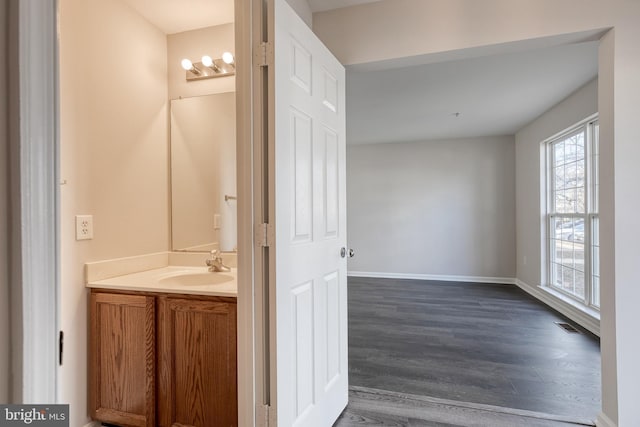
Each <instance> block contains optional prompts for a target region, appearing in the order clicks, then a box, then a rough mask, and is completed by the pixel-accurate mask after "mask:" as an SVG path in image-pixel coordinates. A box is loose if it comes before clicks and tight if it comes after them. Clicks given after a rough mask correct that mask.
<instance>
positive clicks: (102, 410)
mask: <svg viewBox="0 0 640 427" xmlns="http://www.w3.org/2000/svg"><path fill="white" fill-rule="evenodd" d="M91 335H92V339H91V356H90V357H91V371H92V372H91V386H90V387H91V392H92V397H91V406H92V408H91V414H92V416H93V418H94V419H95V420H99V421H103V422H107V423H111V424H116V425H120V426H148V427H155V426H159V427H211V426H216V427H236V426H237V425H238V418H237V417H238V416H237V412H238V409H237V408H238V403H237V391H236V390H237V379H236V303H235V299H232V298H221V297H200V296H198V297H195V296H185V295H177V294H140V293H132V292H125V293H119V292H110V291H109V292H107V291H101V290H93V291H92V294H91Z"/></svg>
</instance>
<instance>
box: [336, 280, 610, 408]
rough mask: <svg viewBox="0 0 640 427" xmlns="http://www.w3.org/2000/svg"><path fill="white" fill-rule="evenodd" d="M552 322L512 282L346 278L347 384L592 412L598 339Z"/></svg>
mask: <svg viewBox="0 0 640 427" xmlns="http://www.w3.org/2000/svg"><path fill="white" fill-rule="evenodd" d="M556 321H567V322H569V323H572V322H570V321H568V320H567V319H566V318H564V317H562V316H561V315H560V314H558V313H556V312H555V311H553V310H551V309H549V308H548V307H547V306H545V305H544V304H542V303H540V302H538V301H537V300H535V299H534V298H532V297H530V296H529V295H528V294H526V293H525V292H524V291H522V290H520V289H519V288H517V287H516V286H514V285H493V284H476V283H456V282H436V281H418V280H395V279H365V278H349V380H350V384H351V385H352V386H361V387H368V388H374V389H381V390H390V391H393V392H399V393H407V394H411V395H419V396H432V397H436V398H442V399H449V400H454V401H462V402H473V403H478V404H488V405H495V406H501V407H506V408H517V409H522V410H529V411H537V412H543V413H548V414H558V415H565V416H571V417H575V418H576V419H590V420H593V419H595V418H596V416H597V414H598V413H599V412H600V345H599V340H598V339H597V338H596V337H595V336H593V335H591V334H589V333H588V332H586V331H584V330H582V329H581V333H579V334H570V333H567V332H565V331H564V330H562V329H561V328H560V327H558V326H557V325H555V324H554V322H556ZM572 324H573V323H572ZM348 410H349V408H348Z"/></svg>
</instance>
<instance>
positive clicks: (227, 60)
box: [222, 52, 233, 64]
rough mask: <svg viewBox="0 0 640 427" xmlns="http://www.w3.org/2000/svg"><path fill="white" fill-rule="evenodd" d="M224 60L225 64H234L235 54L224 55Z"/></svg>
mask: <svg viewBox="0 0 640 427" xmlns="http://www.w3.org/2000/svg"><path fill="white" fill-rule="evenodd" d="M222 60H223V61H224V62H225V64H233V54H232V53H231V52H225V53H223V54H222Z"/></svg>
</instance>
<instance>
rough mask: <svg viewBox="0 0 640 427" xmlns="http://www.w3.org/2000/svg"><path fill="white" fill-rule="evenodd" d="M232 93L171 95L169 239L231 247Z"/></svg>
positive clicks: (180, 247) (188, 245)
mask: <svg viewBox="0 0 640 427" xmlns="http://www.w3.org/2000/svg"><path fill="white" fill-rule="evenodd" d="M236 213H237V199H236V94H235V92H227V93H218V94H213V95H204V96H195V97H190V98H180V99H174V100H172V101H171V241H172V243H171V245H172V248H173V250H174V251H193V252H204V251H211V250H213V249H219V250H222V251H235V250H236V244H237V239H236V235H237V215H236Z"/></svg>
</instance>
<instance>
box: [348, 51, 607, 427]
mask: <svg viewBox="0 0 640 427" xmlns="http://www.w3.org/2000/svg"><path fill="white" fill-rule="evenodd" d="M592 40H593V39H592ZM476 53H477V55H475V54H472V55H471V57H469V58H467V59H460V58H459V57H457V58H456V57H455V56H452V57H451V58H450V60H448V61H444V62H436V63H429V58H425V59H424V63H423V64H415V63H414V64H412V65H411V66H408V67H402V68H393V69H388V68H387V66H388V65H389V64H369V65H364V66H358V67H357V69H350V70H348V73H349V86H348V88H347V98H348V106H349V108H350V110H349V126H348V129H349V144H350V145H349V146H348V162H349V164H348V169H347V170H348V176H347V184H348V203H349V212H348V227H349V239H350V245H352V246H353V247H354V248H355V249H356V250H357V251H358V257H356V258H354V259H353V261H351V262H350V265H349V271H350V279H349V292H350V293H349V298H350V299H349V310H350V329H349V340H350V347H349V350H350V355H349V357H350V384H351V385H352V386H360V387H367V388H371V389H381V390H388V391H391V392H395V393H403V394H406V395H413V396H429V397H436V398H441V399H445V400H447V401H452V402H456V401H458V402H460V401H462V402H472V403H473V404H482V405H492V406H497V407H505V408H515V409H517V410H527V411H535V412H538V413H543V414H549V415H550V416H561V417H573V419H574V420H594V419H595V418H596V416H597V415H598V413H599V411H600V409H599V406H600V399H601V392H600V387H601V384H600V369H601V368H600V349H599V339H598V337H597V335H596V334H598V333H599V329H598V328H599V326H598V325H599V314H598V313H597V312H593V311H590V310H589V309H581V310H575V307H576V301H575V300H574V299H571V298H570V297H569V299H567V298H565V297H566V295H561V296H558V295H555V294H554V292H553V289H549V288H548V287H546V285H548V282H547V277H548V276H547V274H546V271H547V261H546V259H547V257H548V256H549V252H548V251H549V249H548V248H549V245H548V244H547V243H548V241H549V239H551V238H552V236H555V235H556V234H557V233H556V232H559V233H561V232H562V230H559V231H558V230H555V229H553V230H549V229H547V228H545V222H544V220H543V214H542V212H546V210H545V209H546V207H545V203H546V201H545V197H546V196H545V192H544V185H545V169H544V165H545V161H546V160H545V157H544V156H543V155H542V154H543V153H542V150H541V148H542V146H541V144H542V143H543V142H544V141H546V140H548V138H550V137H552V136H554V135H557V134H559V133H562V132H564V131H565V130H566V129H568V128H571V127H572V126H574V125H575V124H576V123H578V122H580V121H582V120H584V119H586V118H588V117H591V116H593V114H594V113H597V108H598V99H597V76H598V56H597V54H598V42H597V41H588V42H582V43H572V44H562V43H557V44H555V45H550V46H547V47H546V48H541V49H536V50H526V49H521V50H518V51H511V52H509V53H503V54H500V55H491V56H485V55H483V54H482V53H481V52H480V51H478V52H476ZM568 163H569V162H568ZM571 179H572V182H573V184H572V188H577V187H579V186H578V185H577V184H576V180H578V179H579V177H577V176H576V174H573V176H572V178H571ZM563 196H566V195H565V194H563ZM569 199H570V200H572V201H573V202H574V203H578V202H577V201H576V200H577V199H578V197H577V196H574V195H573V194H571V195H568V199H567V200H569ZM574 236H575V233H574ZM564 240H566V242H565V243H567V244H564V245H563V246H562V248H561V251H564V250H565V247H566V248H567V257H566V259H567V260H568V259H569V258H570V257H569V255H568V251H569V246H571V248H570V250H571V251H572V254H571V259H573V260H576V259H577V260H580V259H585V257H586V256H587V255H585V253H584V250H583V252H580V251H581V249H580V248H583V247H584V245H582V242H581V241H580V238H579V237H576V238H575V239H574V240H571V241H569V240H567V239H564ZM367 248H375V250H367ZM358 249H359V250H358ZM363 251H364V252H363ZM562 259H564V258H562ZM572 262H575V261H572ZM574 267H575V268H574ZM572 269H573V271H584V265H582V266H581V265H579V263H578V264H575V265H574V264H572ZM572 280H574V278H573V277H572ZM572 283H574V282H572ZM539 285H542V286H543V287H540V286H539ZM540 301H542V302H540ZM543 302H544V303H543ZM545 304H546V305H545ZM549 306H550V307H552V308H550V307H549ZM587 308H589V307H587ZM554 322H567V323H571V324H573V325H574V326H576V327H577V329H578V330H579V331H580V332H581V333H579V334H573V335H569V334H567V333H566V332H565V331H563V330H562V329H560V328H558V326H557V325H556V324H555V323H554ZM580 324H582V325H583V327H581V326H580Z"/></svg>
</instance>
